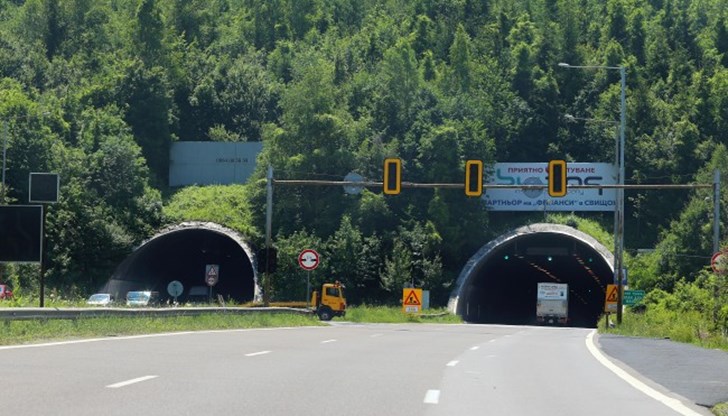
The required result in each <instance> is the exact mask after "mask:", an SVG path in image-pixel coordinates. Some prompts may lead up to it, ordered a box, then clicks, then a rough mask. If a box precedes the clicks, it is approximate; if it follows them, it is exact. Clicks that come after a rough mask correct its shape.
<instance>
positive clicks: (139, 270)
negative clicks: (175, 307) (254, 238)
mask: <svg viewBox="0 0 728 416" xmlns="http://www.w3.org/2000/svg"><path fill="white" fill-rule="evenodd" d="M253 258H254V256H253V251H252V250H251V248H250V247H249V246H248V244H247V243H246V242H245V241H244V240H243V237H242V235H240V234H239V233H237V232H235V231H233V230H230V229H228V228H225V227H222V226H220V225H218V224H212V223H196V222H192V223H183V224H179V225H175V226H172V227H169V228H167V229H165V230H163V231H161V232H160V233H158V234H157V235H156V236H154V237H153V238H151V239H150V240H148V241H146V242H145V243H143V244H142V245H141V246H139V247H138V248H137V249H136V250H135V251H134V252H133V253H132V254H131V255H129V257H127V258H126V259H125V260H124V261H123V262H122V263H121V264H120V265H119V267H118V268H117V269H116V271H115V272H114V274H113V276H112V277H111V279H110V280H109V282H108V283H107V284H106V285H105V286H104V288H103V289H102V291H103V292H107V293H111V294H112V296H114V297H115V298H116V299H117V300H119V301H123V300H124V299H125V297H126V293H127V292H128V291H131V290H152V291H158V292H159V295H160V298H161V299H162V301H166V300H169V299H170V298H171V296H170V295H169V293H168V292H167V285H168V284H169V283H170V282H172V281H174V280H177V281H179V282H181V283H182V285H183V287H184V289H183V293H182V295H181V296H180V297H179V298H178V301H180V302H188V301H193V302H194V301H199V302H206V301H207V300H208V298H209V292H210V290H209V287H208V286H207V284H206V283H205V270H206V269H205V266H206V265H208V264H217V265H219V266H220V267H219V276H218V282H217V284H216V285H215V286H213V288H212V296H213V298H214V299H216V298H217V295H221V296H222V297H223V298H224V299H225V300H234V301H236V302H238V303H242V302H248V301H253V300H260V297H261V296H260V293H261V291H260V288H259V286H258V280H257V273H256V272H255V268H254V267H253V260H252V259H253Z"/></svg>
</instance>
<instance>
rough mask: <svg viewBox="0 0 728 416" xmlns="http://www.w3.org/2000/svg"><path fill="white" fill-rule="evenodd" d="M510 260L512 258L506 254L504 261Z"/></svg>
mask: <svg viewBox="0 0 728 416" xmlns="http://www.w3.org/2000/svg"><path fill="white" fill-rule="evenodd" d="M510 258H511V256H509V255H508V254H506V255H505V256H503V260H508V259H510Z"/></svg>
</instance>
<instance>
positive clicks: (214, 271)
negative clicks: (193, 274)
mask: <svg viewBox="0 0 728 416" xmlns="http://www.w3.org/2000/svg"><path fill="white" fill-rule="evenodd" d="M207 276H208V277H215V276H217V267H215V266H210V270H208V271H207Z"/></svg>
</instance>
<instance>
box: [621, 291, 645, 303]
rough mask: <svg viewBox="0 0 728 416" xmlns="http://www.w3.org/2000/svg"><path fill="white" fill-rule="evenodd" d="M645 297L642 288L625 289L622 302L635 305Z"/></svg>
mask: <svg viewBox="0 0 728 416" xmlns="http://www.w3.org/2000/svg"><path fill="white" fill-rule="evenodd" d="M644 297H645V291H644V290H625V291H624V298H623V299H622V303H624V304H625V305H629V306H631V305H636V304H637V303H639V302H640V301H641V300H642V299H643V298H644Z"/></svg>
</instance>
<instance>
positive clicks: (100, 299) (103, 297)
mask: <svg viewBox="0 0 728 416" xmlns="http://www.w3.org/2000/svg"><path fill="white" fill-rule="evenodd" d="M113 302H114V298H113V297H112V296H111V294H110V293H94V294H93V295H91V296H89V298H88V300H87V301H86V303H87V304H89V305H93V306H111V304H112V303H113Z"/></svg>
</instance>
